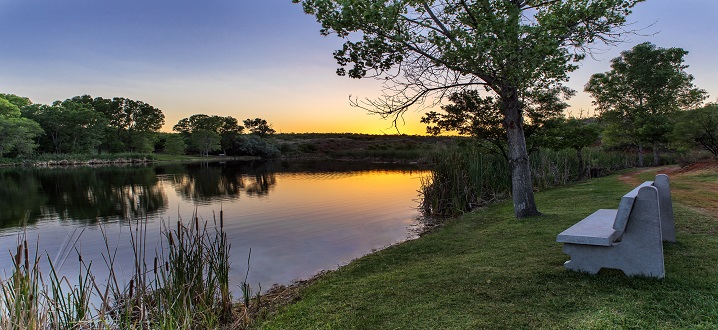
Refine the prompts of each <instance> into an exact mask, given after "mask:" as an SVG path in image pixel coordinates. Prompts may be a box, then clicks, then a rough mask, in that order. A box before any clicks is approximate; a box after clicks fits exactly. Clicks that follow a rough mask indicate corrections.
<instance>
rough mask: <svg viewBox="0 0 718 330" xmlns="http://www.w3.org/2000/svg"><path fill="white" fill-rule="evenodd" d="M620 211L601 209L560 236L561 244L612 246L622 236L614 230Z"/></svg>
mask: <svg viewBox="0 0 718 330" xmlns="http://www.w3.org/2000/svg"><path fill="white" fill-rule="evenodd" d="M616 213H618V210H609V209H600V210H598V211H596V212H593V213H592V214H591V215H589V216H588V217H586V218H585V219H583V220H581V221H579V222H578V223H576V224H575V225H573V226H571V228H568V229H566V230H564V231H563V232H562V233H560V234H559V235H558V237H557V238H556V241H557V242H559V243H573V244H585V245H599V246H611V244H613V242H615V241H616V239H618V237H620V236H621V232H619V231H617V230H615V229H613V220H614V219H615V218H616Z"/></svg>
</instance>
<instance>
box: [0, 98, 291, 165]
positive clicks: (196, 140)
mask: <svg viewBox="0 0 718 330" xmlns="http://www.w3.org/2000/svg"><path fill="white" fill-rule="evenodd" d="M164 123H165V116H164V114H163V113H162V111H161V110H160V109H158V108H156V107H154V106H152V105H150V104H148V103H145V102H142V101H137V100H132V99H128V98H124V97H114V98H111V99H109V98H103V97H94V98H93V97H92V96H90V95H82V96H75V97H72V98H69V99H66V100H64V101H55V102H53V103H52V104H51V105H46V104H36V103H33V102H32V101H31V100H30V99H29V98H27V97H22V96H18V95H14V94H0V158H3V157H6V158H26V157H30V156H32V155H34V154H38V153H39V154H102V153H112V154H114V153H126V152H131V153H152V152H156V151H161V152H167V153H171V154H185V153H190V154H193V153H196V154H202V155H205V156H206V155H209V154H210V153H212V152H221V153H223V154H227V155H229V154H231V155H258V156H267V157H272V156H276V155H277V154H278V151H276V152H275V150H276V148H272V147H271V146H270V145H269V144H267V142H266V141H264V140H263V138H264V137H266V136H268V135H271V134H273V133H274V132H275V131H274V129H273V128H272V126H271V124H269V123H267V121H266V120H264V119H260V118H255V119H246V120H244V121H243V123H244V126H241V125H239V123H238V121H237V119H235V118H232V117H220V116H208V115H203V114H198V115H193V116H191V117H189V118H185V119H182V120H180V121H179V122H178V123H177V125H175V126H174V131H176V132H177V133H174V134H172V133H162V132H159V129H160V128H161V127H162V125H164ZM245 129H246V131H247V132H249V133H251V136H247V135H243V133H244V131H245Z"/></svg>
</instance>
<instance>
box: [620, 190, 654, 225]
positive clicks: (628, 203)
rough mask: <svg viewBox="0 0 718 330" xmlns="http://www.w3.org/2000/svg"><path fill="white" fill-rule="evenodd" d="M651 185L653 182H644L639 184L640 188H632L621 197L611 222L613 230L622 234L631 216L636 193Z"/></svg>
mask: <svg viewBox="0 0 718 330" xmlns="http://www.w3.org/2000/svg"><path fill="white" fill-rule="evenodd" d="M651 185H653V181H646V182H644V183H641V185H640V186H638V187H636V188H634V189H633V190H631V191H630V192H628V193H627V194H625V195H623V197H621V203H619V204H618V212H617V213H616V219H615V220H614V222H613V230H615V231H618V232H621V233H623V232H624V231H625V230H626V224H627V223H628V217H629V216H630V215H631V210H632V209H633V202H634V201H635V200H636V196H637V195H638V191H639V190H641V188H643V187H646V186H651Z"/></svg>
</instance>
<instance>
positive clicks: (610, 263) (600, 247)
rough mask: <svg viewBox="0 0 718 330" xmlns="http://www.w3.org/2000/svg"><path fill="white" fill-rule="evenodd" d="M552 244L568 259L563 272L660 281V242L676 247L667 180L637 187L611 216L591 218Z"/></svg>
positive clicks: (598, 214)
mask: <svg viewBox="0 0 718 330" xmlns="http://www.w3.org/2000/svg"><path fill="white" fill-rule="evenodd" d="M556 241H557V242H559V243H563V252H565V253H566V254H568V255H569V256H571V260H569V261H566V262H565V263H564V267H565V268H566V269H570V270H574V271H581V272H586V273H590V274H596V273H598V271H599V270H601V268H614V269H620V270H622V271H623V272H624V273H625V274H626V275H628V276H635V275H641V276H647V277H656V278H663V277H664V276H665V269H664V265H663V241H668V242H675V241H676V233H675V226H674V221H673V203H672V201H671V192H670V187H669V184H668V176H667V175H665V174H659V175H657V176H656V178H655V181H646V182H644V183H642V184H641V185H639V186H638V187H636V188H635V189H633V190H632V191H631V192H629V193H627V194H625V195H624V196H623V197H622V198H621V202H620V204H619V205H618V209H617V210H611V209H600V210H598V211H596V212H594V213H593V214H591V215H589V216H588V217H586V218H585V219H583V220H581V221H580V222H578V223H576V224H575V225H573V226H571V227H570V228H568V229H566V230H564V231H563V232H562V233H560V234H559V235H558V237H557V238H556Z"/></svg>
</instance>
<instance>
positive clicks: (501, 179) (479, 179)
mask: <svg viewBox="0 0 718 330" xmlns="http://www.w3.org/2000/svg"><path fill="white" fill-rule="evenodd" d="M583 157H584V160H585V163H586V169H585V173H584V175H579V173H578V171H579V167H578V163H579V161H578V156H577V154H576V151H575V150H570V149H567V150H559V151H553V150H549V149H540V150H538V151H535V152H533V153H532V154H531V155H530V157H529V158H530V164H531V174H532V179H533V181H534V189H539V190H540V189H546V188H550V187H556V186H562V185H566V184H569V183H571V182H575V181H577V180H579V179H580V178H592V177H598V176H603V175H607V174H608V173H611V172H613V171H616V170H619V169H623V168H629V167H633V166H635V163H636V156H635V155H633V154H625V153H622V152H607V151H602V150H600V149H599V148H594V149H587V150H584V152H583ZM432 163H433V168H432V170H431V172H430V174H429V175H428V176H427V177H424V178H422V181H421V188H420V190H419V192H420V194H421V199H420V205H419V208H420V210H421V211H422V213H423V214H424V215H425V216H429V217H446V216H450V217H451V216H457V215H460V214H462V213H464V212H467V211H470V210H472V209H474V208H476V207H479V206H482V205H486V204H489V203H492V202H495V201H498V200H502V199H505V198H507V197H508V196H509V195H510V192H511V180H510V171H509V166H508V163H507V162H506V160H505V159H504V158H503V157H501V156H498V155H495V154H485V153H482V151H481V150H480V149H479V148H476V147H473V146H464V147H457V148H451V149H447V150H445V151H443V152H440V153H438V154H437V155H436V156H435V157H434V158H433V159H432Z"/></svg>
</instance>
